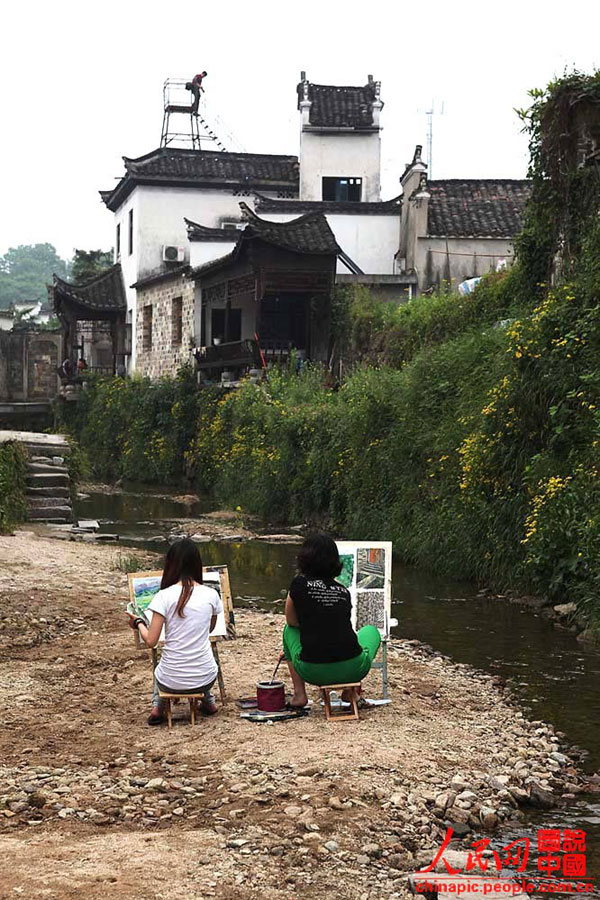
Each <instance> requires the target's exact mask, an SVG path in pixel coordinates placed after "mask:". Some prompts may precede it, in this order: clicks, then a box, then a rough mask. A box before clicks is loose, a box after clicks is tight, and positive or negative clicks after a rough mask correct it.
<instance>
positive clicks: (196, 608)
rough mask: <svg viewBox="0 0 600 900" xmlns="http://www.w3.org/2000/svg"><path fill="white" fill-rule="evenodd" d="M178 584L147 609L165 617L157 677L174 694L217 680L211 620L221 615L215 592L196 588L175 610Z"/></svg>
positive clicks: (166, 590)
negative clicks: (210, 636)
mask: <svg viewBox="0 0 600 900" xmlns="http://www.w3.org/2000/svg"><path fill="white" fill-rule="evenodd" d="M181 590H182V588H181V584H173V585H171V587H168V588H165V589H164V590H163V591H159V592H158V593H157V594H156V595H155V597H154V599H153V600H152V602H151V603H150V605H149V607H148V609H149V610H150V611H151V612H157V613H160V615H161V616H164V617H165V643H164V646H163V650H162V656H161V660H160V662H159V664H158V666H157V667H156V677H157V678H158V680H159V681H160V683H161V684H164V686H165V687H167V688H172V689H173V690H177V689H179V690H189V689H190V688H196V687H204V686H205V685H207V684H210V682H211V681H214V680H215V678H216V677H217V671H218V666H217V663H216V662H215V658H214V656H213V652H212V650H211V646H210V640H209V633H210V620H211V618H212V617H213V616H217V615H218V614H219V613H221V612H223V604H222V602H221V598H220V597H219V595H218V593H217V592H216V591H215V589H214V588H210V587H207V586H206V585H204V584H197V585H196V586H195V587H194V589H193V591H192V594H191V596H190V599H189V600H188V602H187V603H186V604H185V607H184V609H183V616H180V615H179V614H178V613H177V612H176V610H177V602H178V600H179V597H180V596H181Z"/></svg>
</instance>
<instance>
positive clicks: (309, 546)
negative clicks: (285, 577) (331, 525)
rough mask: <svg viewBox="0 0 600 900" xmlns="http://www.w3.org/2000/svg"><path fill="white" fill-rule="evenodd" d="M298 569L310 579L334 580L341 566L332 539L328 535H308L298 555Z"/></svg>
mask: <svg viewBox="0 0 600 900" xmlns="http://www.w3.org/2000/svg"><path fill="white" fill-rule="evenodd" d="M298 568H299V569H300V571H301V572H302V574H303V575H308V576H309V577H310V578H323V579H331V578H336V577H337V576H338V575H339V574H340V572H341V571H342V564H341V562H340V554H339V553H338V548H337V545H336V543H335V541H334V540H333V538H332V537H329V535H328V534H309V536H308V537H307V538H306V540H305V541H304V543H303V544H302V547H301V548H300V553H299V554H298Z"/></svg>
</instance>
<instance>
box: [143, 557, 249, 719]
mask: <svg viewBox="0 0 600 900" xmlns="http://www.w3.org/2000/svg"><path fill="white" fill-rule="evenodd" d="M203 572H204V573H205V574H207V573H208V572H217V573H218V575H219V587H220V589H221V601H222V603H223V611H224V615H225V625H226V628H227V636H222V635H215V636H213V637H211V638H210V646H211V650H212V652H213V656H214V658H215V662H216V663H217V684H218V685H219V695H220V697H221V703H222V704H223V706H225V703H226V702H227V694H226V692H225V679H224V678H223V671H222V669H221V659H220V656H219V648H218V644H219V642H220V641H225V640H229V639H231V638H235V636H236V633H235V616H234V611H233V597H232V594H231V584H230V582H229V571H228V569H227V566H204V569H203ZM134 574H135V573H134ZM143 574H144V575H145V576H147V577H154V578H160V577H161V576H162V572H160V571H158V572H145V573H143ZM132 577H134V576H130V578H129V591H130V596H131V599H132V600H134V595H133V583H132ZM134 641H135V645H136V647H137V649H138V650H148V649H149V648H148V646H147V645H146V644H145V643H144V641H143V640H142V638H141V636H140V633H139V631H138V630H137V629H136V630H135V631H134ZM157 665H158V651H157V648H156V647H153V648H152V673H153V674H154V670H155V669H156V667H157Z"/></svg>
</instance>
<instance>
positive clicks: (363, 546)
mask: <svg viewBox="0 0 600 900" xmlns="http://www.w3.org/2000/svg"><path fill="white" fill-rule="evenodd" d="M336 544H337V548H338V552H339V554H340V558H341V560H342V566H343V568H342V573H341V575H340V576H339V578H338V581H340V582H341V583H342V584H344V585H345V586H346V587H347V588H348V590H349V591H350V596H351V598H352V625H353V627H354V628H355V629H356V630H358V629H359V628H362V626H363V625H375V627H376V628H378V629H379V632H380V634H381V636H382V637H385V638H387V637H389V634H390V619H391V612H392V543H391V541H336Z"/></svg>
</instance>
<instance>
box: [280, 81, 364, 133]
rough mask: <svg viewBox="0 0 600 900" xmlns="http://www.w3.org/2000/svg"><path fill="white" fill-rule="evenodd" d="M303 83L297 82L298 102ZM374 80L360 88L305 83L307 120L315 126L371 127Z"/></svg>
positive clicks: (300, 97)
mask: <svg viewBox="0 0 600 900" xmlns="http://www.w3.org/2000/svg"><path fill="white" fill-rule="evenodd" d="M303 89H304V82H302V81H301V82H300V84H299V85H298V89H297V90H298V103H300V100H301V99H302V94H303ZM375 90H376V88H375V82H371V83H370V84H365V85H364V86H362V87H352V86H338V85H334V84H312V83H311V82H309V83H308V99H309V100H310V101H311V103H312V105H311V107H310V113H309V122H310V124H311V125H314V126H319V127H330V128H331V127H333V128H372V127H373V106H372V104H373V101H374V100H375Z"/></svg>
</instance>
